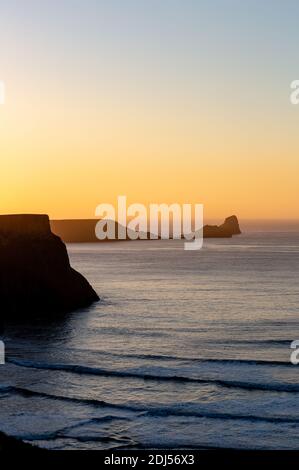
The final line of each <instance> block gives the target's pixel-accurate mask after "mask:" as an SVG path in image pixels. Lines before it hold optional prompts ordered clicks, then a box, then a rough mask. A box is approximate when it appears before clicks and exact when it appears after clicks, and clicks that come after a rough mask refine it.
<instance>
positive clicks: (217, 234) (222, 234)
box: [203, 215, 241, 238]
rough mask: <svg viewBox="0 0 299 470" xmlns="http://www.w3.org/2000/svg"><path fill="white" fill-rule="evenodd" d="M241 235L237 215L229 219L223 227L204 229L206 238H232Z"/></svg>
mask: <svg viewBox="0 0 299 470" xmlns="http://www.w3.org/2000/svg"><path fill="white" fill-rule="evenodd" d="M240 234H241V230H240V226H239V221H238V218H237V217H236V216H235V215H231V216H230V217H227V218H226V219H225V221H224V223H223V224H221V225H205V226H204V228H203V236H204V238H231V237H232V236H233V235H240Z"/></svg>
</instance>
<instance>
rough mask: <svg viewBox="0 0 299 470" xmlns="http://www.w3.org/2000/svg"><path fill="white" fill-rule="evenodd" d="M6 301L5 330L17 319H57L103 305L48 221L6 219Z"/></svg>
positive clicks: (1, 234) (0, 272)
mask: <svg viewBox="0 0 299 470" xmlns="http://www.w3.org/2000/svg"><path fill="white" fill-rule="evenodd" d="M0 296H1V313H0V325H1V324H3V322H4V321H6V320H12V319H15V318H20V319H22V320H24V319H25V320H26V319H27V318H30V317H31V318H32V317H41V318H52V317H54V316H56V315H59V314H63V313H67V312H70V311H73V310H76V309H79V308H83V307H87V306H89V305H90V304H92V303H93V302H95V301H97V300H99V297H98V295H97V293H96V292H95V291H94V289H93V288H92V287H91V285H90V284H89V283H88V281H87V280H86V279H85V278H84V277H83V276H82V275H81V274H80V273H78V272H77V271H75V270H74V269H73V268H72V267H71V266H70V262H69V257H68V253H67V250H66V246H65V244H64V243H63V242H62V240H61V239H60V238H59V237H58V236H57V235H54V234H53V233H52V232H51V228H50V222H49V217H48V216H47V215H1V216H0Z"/></svg>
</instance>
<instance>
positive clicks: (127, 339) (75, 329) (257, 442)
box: [0, 232, 299, 449]
mask: <svg viewBox="0 0 299 470" xmlns="http://www.w3.org/2000/svg"><path fill="white" fill-rule="evenodd" d="M68 250H69V254H70V258H71V262H72V265H73V266H74V267H75V268H76V269H78V270H79V271H80V272H82V273H83V274H84V275H85V276H86V277H87V278H88V279H89V281H90V282H91V284H92V285H93V286H94V287H95V289H96V290H97V292H98V293H99V295H100V296H101V301H100V302H99V303H97V304H95V305H93V306H92V307H91V308H89V309H85V310H82V311H78V312H75V313H73V314H70V315H68V316H67V317H66V318H65V319H64V320H63V321H62V320H61V321H55V322H53V323H50V324H49V323H48V324H35V325H26V326H24V325H18V326H14V327H9V328H8V329H7V330H6V333H5V337H4V338H2V339H4V341H5V343H6V364H5V365H0V431H2V432H5V433H7V434H8V435H11V436H16V437H19V438H21V439H23V440H25V441H28V442H31V443H34V444H36V445H38V446H41V447H46V448H49V449H120V448H126V449H135V448H161V447H162V448H177V449H179V448H186V447H187V448H224V447H225V448H242V449H243V448H246V449H248V448H250V449H252V448H253V449H299V407H298V400H299V365H298V366H294V365H292V364H291V363H290V354H291V349H290V344H291V342H292V341H293V340H296V339H299V309H298V307H299V282H298V271H299V234H298V233H295V232H293V233H248V234H244V235H241V236H238V237H234V238H233V239H229V240H225V239H222V240H221V239H218V240H216V239H215V240H206V241H205V243H204V248H203V249H202V250H201V251H184V250H183V244H182V242H181V241H136V242H132V241H128V242H112V243H104V244H96V245H88V244H86V245H85V244H82V245H75V244H74V245H69V246H68Z"/></svg>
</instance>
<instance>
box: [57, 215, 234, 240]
mask: <svg viewBox="0 0 299 470" xmlns="http://www.w3.org/2000/svg"><path fill="white" fill-rule="evenodd" d="M97 221H98V220H97V219H65V220H51V221H50V224H51V229H52V232H53V233H55V234H56V235H58V236H59V237H60V238H61V239H62V240H63V241H64V242H65V243H103V240H99V239H98V238H97V237H96V234H95V226H96V223H97ZM114 223H115V234H116V238H115V239H116V240H119V239H118V233H119V224H118V223H117V222H114ZM240 233H241V230H240V226H239V221H238V218H237V217H236V216H235V215H232V216H230V217H227V218H226V219H225V221H224V223H223V224H221V225H205V226H204V228H203V236H204V238H231V237H232V236H233V235H238V234H240ZM146 238H147V239H149V238H150V234H149V232H148V234H147V237H146ZM129 239H131V238H130V237H127V240H129ZM104 241H106V240H104ZM109 241H111V240H109Z"/></svg>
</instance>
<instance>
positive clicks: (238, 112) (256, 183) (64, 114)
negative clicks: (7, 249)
mask: <svg viewBox="0 0 299 470" xmlns="http://www.w3.org/2000/svg"><path fill="white" fill-rule="evenodd" d="M298 18H299V2H298V1H297V0H285V1H282V0H280V1H277V0H263V1H260V0H259V1H257V0H242V1H239V0H214V1H213V2H211V1H208V0H206V1H203V0H180V1H178V0H109V1H107V0H105V1H104V0H51V1H49V0H26V2H24V1H23V0H0V80H3V81H4V82H5V85H6V102H5V105H2V106H0V162H1V167H0V170H1V171H0V196H1V197H0V213H48V214H49V215H50V217H51V218H85V217H86V218H90V217H93V216H94V215H95V209H96V207H97V205H98V204H101V203H112V204H115V203H116V199H117V196H118V195H126V196H127V199H128V203H143V204H150V203H168V204H170V203H181V204H183V203H193V204H195V203H198V204H204V208H205V209H204V210H205V216H206V217H208V218H213V219H217V218H219V219H222V218H223V217H225V216H227V215H230V214H233V213H235V214H237V215H238V216H239V217H240V218H246V219H251V218H252V219H299V205H298V172H299V171H298V170H299V134H298V125H299V105H298V106H295V105H291V103H290V98H289V97H290V84H291V82H292V81H293V80H295V79H299V62H298V44H299V28H298Z"/></svg>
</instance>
